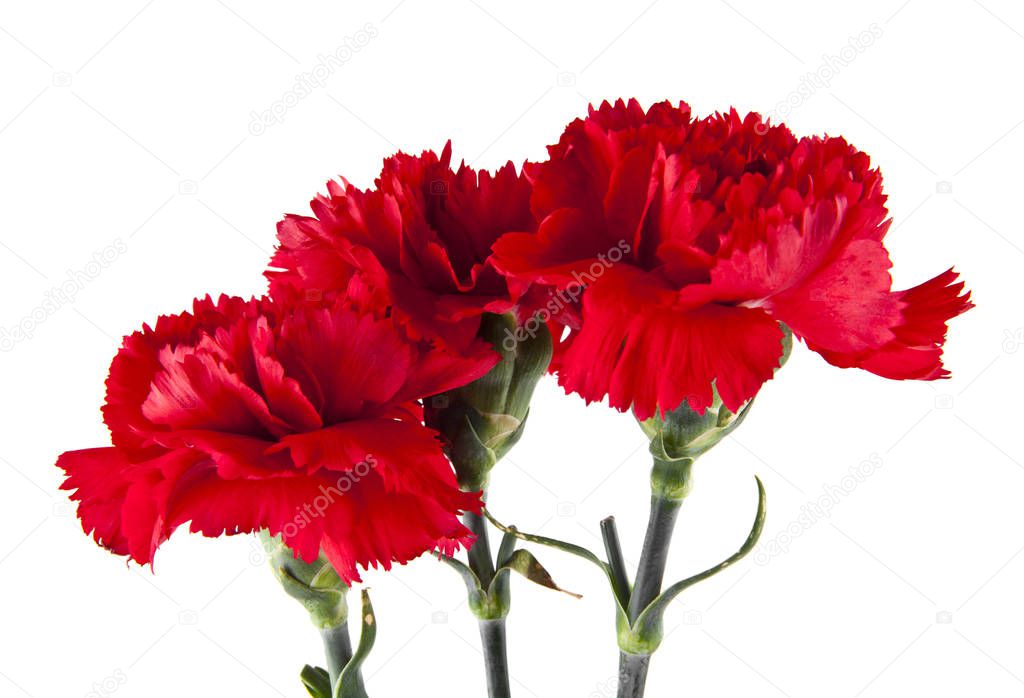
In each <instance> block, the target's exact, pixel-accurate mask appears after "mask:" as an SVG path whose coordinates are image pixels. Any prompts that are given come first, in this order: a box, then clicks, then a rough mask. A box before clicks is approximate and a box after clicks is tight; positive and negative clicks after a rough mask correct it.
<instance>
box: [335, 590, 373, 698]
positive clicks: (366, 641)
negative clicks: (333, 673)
mask: <svg viewBox="0 0 1024 698" xmlns="http://www.w3.org/2000/svg"><path fill="white" fill-rule="evenodd" d="M362 623H363V629H362V632H361V633H360V635H359V646H358V647H357V648H356V651H355V654H353V655H352V659H350V660H349V662H348V664H346V665H345V668H344V669H342V670H341V674H340V675H339V676H338V682H337V684H335V686H334V698H367V695H366V688H364V687H363V680H362V677H361V676H360V674H359V671H360V669H362V667H363V662H365V661H366V658H367V657H369V656H370V650H372V649H373V643H374V641H375V640H376V639H377V616H375V615H374V613H373V604H371V603H370V594H369V592H368V591H367V590H366V589H363V613H362Z"/></svg>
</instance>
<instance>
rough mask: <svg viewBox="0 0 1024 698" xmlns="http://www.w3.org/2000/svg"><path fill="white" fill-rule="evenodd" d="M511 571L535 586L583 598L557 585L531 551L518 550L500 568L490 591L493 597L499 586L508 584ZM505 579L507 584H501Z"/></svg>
mask: <svg viewBox="0 0 1024 698" xmlns="http://www.w3.org/2000/svg"><path fill="white" fill-rule="evenodd" d="M509 571H513V572H518V573H519V574H521V575H523V576H524V577H526V578H527V579H529V580H530V581H531V582H533V583H534V584H539V585H540V586H542V587H547V588H548V589H553V590H555V591H560V592H562V593H563V594H568V595H569V596H572V597H574V598H577V599H582V598H583V597H582V596H581V595H579V594H576V593H573V592H571V591H566V590H565V589H562V588H561V587H559V586H558V585H557V584H555V580H553V579H552V578H551V575H550V574H548V571H547V570H546V569H544V566H543V565H542V564H540V562H538V561H537V558H535V557H534V556H533V553H531V552H530V551H529V550H516V551H515V552H514V553H512V555H510V556H509V558H508V561H507V562H505V564H503V565H502V566H501V567H499V568H498V571H497V573H496V574H495V576H494V580H493V581H492V582H491V587H490V590H489V591H490V593H491V594H492V595H496V590H497V588H498V585H499V584H501V583H503V584H507V579H508V574H509ZM503 578H504V579H505V582H501V580H502V579H503Z"/></svg>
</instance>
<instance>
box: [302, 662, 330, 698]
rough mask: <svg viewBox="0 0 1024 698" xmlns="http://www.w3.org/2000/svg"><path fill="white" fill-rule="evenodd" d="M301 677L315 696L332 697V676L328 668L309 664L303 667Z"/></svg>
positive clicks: (320, 697)
mask: <svg viewBox="0 0 1024 698" xmlns="http://www.w3.org/2000/svg"><path fill="white" fill-rule="evenodd" d="M299 678H300V679H301V680H302V685H303V686H305V688H306V692H307V693H309V695H311V696H312V697H313V698H331V677H330V675H329V674H328V673H327V670H326V669H323V668H321V667H318V666H310V665H309V664H307V665H306V666H304V667H302V672H301V673H300V674H299Z"/></svg>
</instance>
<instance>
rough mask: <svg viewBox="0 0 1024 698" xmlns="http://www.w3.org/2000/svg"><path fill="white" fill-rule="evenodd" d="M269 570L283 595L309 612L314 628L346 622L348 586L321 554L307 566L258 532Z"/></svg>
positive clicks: (280, 545) (283, 546)
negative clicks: (281, 589) (297, 602)
mask: <svg viewBox="0 0 1024 698" xmlns="http://www.w3.org/2000/svg"><path fill="white" fill-rule="evenodd" d="M260 540H261V541H262V542H263V548H264V549H265V550H266V552H267V559H268V561H269V563H270V569H271V571H273V573H274V576H275V577H276V578H277V581H278V582H279V583H280V584H281V587H282V588H283V589H284V590H285V592H286V593H287V594H288V595H289V596H291V597H292V598H293V599H295V600H297V601H299V602H300V603H301V604H302V605H303V606H304V607H305V608H306V611H308V612H309V617H310V620H312V621H313V625H315V626H316V627H317V628H320V629H324V628H333V627H336V626H338V625H341V624H342V623H345V622H346V621H347V620H348V602H347V601H346V598H345V597H346V594H347V593H348V585H347V584H345V583H344V582H343V581H342V580H341V577H339V576H338V573H337V572H336V571H335V570H334V567H332V566H331V563H330V562H328V561H327V558H326V557H324V555H323V554H321V555H320V557H318V558H317V559H316V560H315V561H314V562H312V563H308V562H303V561H302V560H300V559H298V558H296V557H295V553H294V552H293V551H292V549H291V548H289V547H288V546H286V545H285V544H284V543H283V542H282V541H281V539H280V537H278V536H271V535H269V534H268V533H267V532H266V531H261V532H260Z"/></svg>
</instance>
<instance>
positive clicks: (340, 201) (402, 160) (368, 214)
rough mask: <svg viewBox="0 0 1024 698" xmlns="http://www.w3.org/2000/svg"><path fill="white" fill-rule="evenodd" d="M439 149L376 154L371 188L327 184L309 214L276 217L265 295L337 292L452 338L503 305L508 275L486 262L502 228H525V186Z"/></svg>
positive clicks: (473, 329)
mask: <svg viewBox="0 0 1024 698" xmlns="http://www.w3.org/2000/svg"><path fill="white" fill-rule="evenodd" d="M450 161H451V142H449V143H448V144H447V145H446V146H445V148H444V151H443V152H442V153H441V156H440V157H438V156H437V155H436V154H435V153H433V152H431V151H426V152H424V153H423V154H422V155H420V156H418V157H414V156H411V155H406V154H404V153H399V154H397V155H395V156H393V157H391V158H388V159H387V160H385V161H384V168H383V170H382V172H381V175H380V178H379V179H377V181H376V188H375V189H371V190H366V191H363V190H360V189H357V188H356V187H354V186H352V185H351V184H349V183H348V182H346V181H344V180H342V181H341V182H334V181H332V182H328V184H327V194H326V195H321V196H317V197H316V198H315V199H314V200H313V201H312V203H311V208H312V209H313V213H314V216H315V217H313V218H310V217H306V216H296V215H289V216H287V217H285V219H284V220H283V221H281V222H280V223H279V224H278V242H279V246H278V249H277V252H276V254H275V255H274V258H273V260H272V262H271V266H272V267H276V268H277V270H272V271H269V272H268V273H267V276H268V277H269V278H270V281H271V286H270V292H271V295H272V296H275V295H279V294H280V293H282V291H283V290H286V289H298V290H299V292H300V293H305V294H310V293H312V294H313V295H314V296H315V295H317V294H318V293H322V292H330V291H341V292H343V293H344V294H346V295H347V296H348V297H350V298H354V299H358V300H359V301H360V302H362V303H364V304H366V305H367V306H368V307H372V308H375V309H381V308H391V309H392V310H393V312H394V313H395V314H396V315H398V316H399V318H400V319H401V320H402V321H403V322H405V323H407V324H408V326H409V328H410V331H411V332H412V333H414V334H415V335H417V336H432V337H434V336H438V337H441V338H443V339H445V340H446V341H448V342H449V343H452V344H455V345H462V344H463V343H464V342H467V341H469V340H471V339H472V338H473V337H475V336H476V333H477V330H478V328H479V325H480V316H481V314H483V313H484V312H493V313H503V312H506V311H508V310H511V309H512V308H513V302H512V299H511V297H510V293H509V288H508V281H507V280H506V279H505V278H504V277H503V276H502V275H500V274H499V273H497V272H496V271H495V269H494V267H493V266H492V265H491V263H490V256H491V245H492V244H493V243H494V241H495V240H496V239H497V238H498V237H499V236H500V235H502V234H503V233H505V232H508V231H532V230H533V229H534V220H533V216H532V215H531V213H530V207H529V199H530V186H529V183H528V182H527V181H526V179H525V178H524V177H523V176H522V175H521V174H519V173H517V172H516V170H515V167H513V165H512V163H508V164H507V165H505V166H504V167H503V168H501V169H500V170H498V171H497V172H496V173H494V174H493V175H492V174H490V173H488V172H485V171H482V172H479V173H477V172H476V171H475V170H473V169H471V168H469V167H467V166H466V165H465V164H463V165H461V166H460V167H459V169H458V170H457V171H453V170H452V169H451V166H450Z"/></svg>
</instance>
